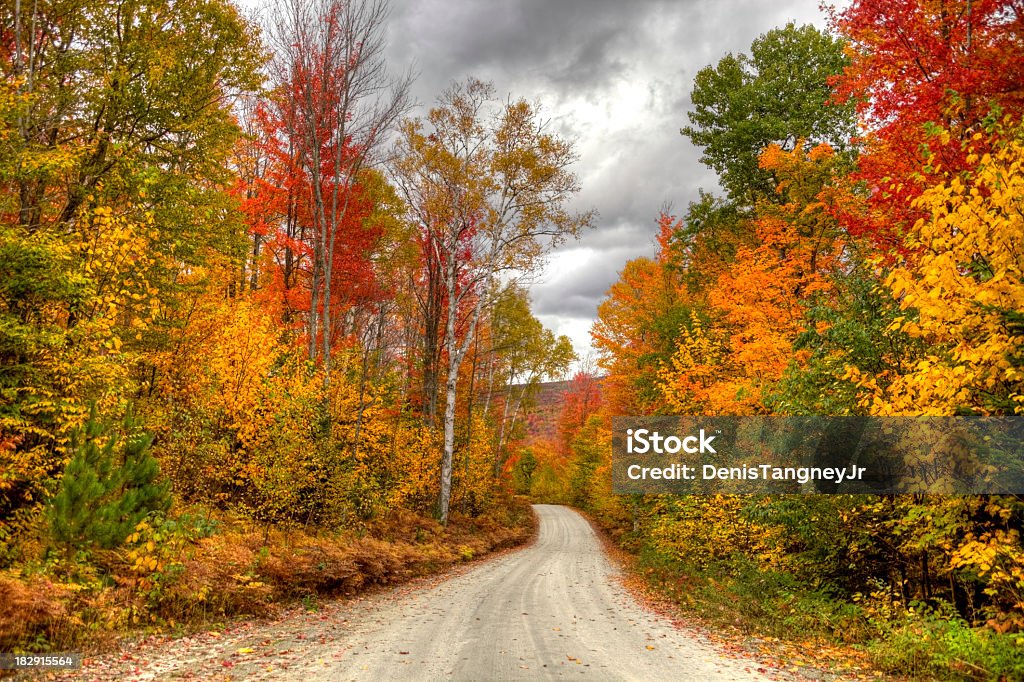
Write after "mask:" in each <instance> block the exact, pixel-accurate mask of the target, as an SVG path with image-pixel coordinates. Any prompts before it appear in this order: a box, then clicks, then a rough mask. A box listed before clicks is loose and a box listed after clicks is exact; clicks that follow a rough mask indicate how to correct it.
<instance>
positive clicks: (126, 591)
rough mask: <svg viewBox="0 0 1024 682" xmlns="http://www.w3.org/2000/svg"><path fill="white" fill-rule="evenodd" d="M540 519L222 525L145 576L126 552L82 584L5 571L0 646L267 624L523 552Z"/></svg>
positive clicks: (527, 513)
mask: <svg viewBox="0 0 1024 682" xmlns="http://www.w3.org/2000/svg"><path fill="white" fill-rule="evenodd" d="M535 524H536V521H535V519H534V517H533V514H532V512H531V510H530V508H529V507H528V506H527V505H526V504H525V503H524V502H515V503H512V504H509V505H507V506H504V507H503V508H502V509H501V511H500V512H496V513H494V514H491V515H489V516H482V517H477V518H472V519H471V518H466V517H459V516H457V515H456V516H453V518H452V521H451V523H450V524H449V526H448V527H447V528H445V527H442V526H440V525H439V524H437V523H436V522H435V521H433V520H431V519H427V518H423V517H420V516H417V515H415V514H412V513H410V512H407V511H397V512H395V513H393V514H391V515H390V516H389V517H387V518H385V519H381V520H379V521H378V522H376V523H374V524H373V525H371V526H370V527H368V528H366V529H364V531H363V532H362V533H358V534H357V533H352V532H349V533H326V532H319V533H314V532H305V531H300V530H295V529H292V530H289V531H286V530H284V529H278V528H271V529H269V530H268V529H265V528H260V529H253V528H247V527H245V526H244V525H242V524H240V523H234V524H226V525H225V526H224V527H223V528H222V530H221V532H219V533H217V534H216V535H213V536H211V537H207V538H203V539H201V540H196V541H189V542H187V543H185V544H184V546H183V547H181V550H180V551H176V552H174V553H173V554H174V556H172V557H170V558H168V559H167V560H166V561H162V562H161V565H160V567H159V568H158V569H156V570H154V571H152V572H149V573H145V574H142V575H140V574H139V573H138V572H137V571H133V569H132V561H131V558H130V557H129V555H128V553H127V550H124V551H118V552H109V553H104V554H102V555H98V556H94V557H93V564H92V565H91V566H89V567H88V568H89V570H90V571H92V575H93V576H95V579H93V580H91V581H89V583H90V584H89V586H87V587H81V586H79V585H76V584H75V583H73V582H70V581H68V580H67V579H66V578H65V579H64V582H63V583H59V582H54V581H53V580H51V579H50V578H48V577H45V576H41V575H39V576H34V577H26V576H24V575H20V574H17V573H8V574H0V650H6V651H12V650H56V649H60V648H62V647H63V648H66V647H70V646H73V647H76V648H81V647H89V646H90V645H92V646H95V645H98V644H102V643H104V642H106V641H108V640H109V639H110V638H111V636H112V634H123V633H125V632H127V631H129V630H131V629H133V628H139V627H146V628H149V629H154V628H155V629H164V628H167V627H183V628H186V629H191V628H194V627H202V626H208V625H209V624H211V623H216V622H221V621H223V620H225V619H227V618H231V617H235V616H243V615H251V616H265V615H268V614H269V613H271V612H273V611H274V610H275V609H276V607H277V606H278V605H280V604H282V603H287V602H291V601H294V600H296V599H302V598H308V597H310V596H318V597H321V596H322V597H334V596H341V595H352V594H355V593H357V592H359V591H361V590H365V589H367V588H370V587H373V586H378V585H388V584H395V583H401V582H404V581H406V580H409V579H411V578H414V577H418V576H422V575H427V574H430V573H436V572H438V571H440V570H443V569H445V568H446V567H448V566H452V565H454V564H458V563H461V562H465V561H469V560H472V559H474V558H477V557H480V556H483V555H486V554H488V553H489V552H492V551H496V550H501V549H505V548H508V547H512V546H515V545H518V544H521V543H523V542H525V541H526V540H528V539H529V538H530V537H532V535H533V533H534V532H535V530H536V528H535Z"/></svg>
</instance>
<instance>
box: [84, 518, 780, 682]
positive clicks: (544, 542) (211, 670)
mask: <svg viewBox="0 0 1024 682" xmlns="http://www.w3.org/2000/svg"><path fill="white" fill-rule="evenodd" d="M535 509H536V512H537V514H538V516H539V518H540V532H539V536H538V538H537V541H536V542H535V543H534V544H532V545H531V546H529V547H526V548H524V549H521V550H517V551H513V552H508V553H506V554H503V555H501V556H498V557H495V558H493V559H490V560H487V561H483V562H481V563H480V564H478V565H476V566H473V567H471V568H469V569H468V570H465V571H463V572H461V573H459V574H457V575H455V576H454V577H451V578H449V579H446V580H442V581H435V582H434V583H433V584H427V585H426V586H421V587H418V588H413V589H411V590H408V589H407V590H404V591H403V590H401V588H398V589H396V590H392V591H385V592H382V593H380V594H375V595H370V596H367V597H365V598H363V599H357V600H352V601H350V602H342V603H340V604H339V605H337V607H336V608H332V609H325V610H324V612H322V613H320V614H307V613H302V614H298V615H296V616H293V617H292V618H290V619H288V621H282V622H281V623H278V624H275V625H270V626H266V627H263V628H261V627H258V626H257V627H255V628H253V629H251V630H247V631H243V632H240V633H238V634H237V635H233V636H225V637H223V638H222V639H221V640H218V642H216V644H214V645H213V646H212V647H211V646H206V645H205V644H204V645H203V646H199V647H196V651H194V652H192V653H191V654H190V653H189V652H188V651H187V650H186V649H187V647H179V648H178V649H177V650H175V648H174V645H173V643H168V644H167V648H168V650H167V651H166V652H163V653H160V652H153V653H155V654H156V655H155V656H151V655H147V657H146V659H145V664H144V665H141V666H139V667H138V668H136V669H135V670H133V671H128V670H124V669H121V670H120V671H119V672H120V673H121V674H122V675H124V678H127V679H182V678H189V677H193V676H194V677H196V678H202V679H207V678H209V677H211V676H214V674H216V676H217V677H219V678H220V679H225V678H228V679H267V680H278V679H279V680H302V681H303V682H317V681H321V680H322V681H325V682H326V681H327V680H332V681H333V680H372V681H377V680H449V679H454V680H539V679H555V678H566V677H581V676H582V677H585V678H590V679H596V680H765V679H769V678H767V677H765V676H763V675H760V674H758V672H756V669H757V665H758V664H757V663H756V662H755V661H753V660H749V659H746V660H745V659H734V658H727V657H725V656H723V655H722V654H721V653H719V652H718V651H717V650H716V649H715V648H714V647H713V646H712V645H711V644H709V643H707V642H706V641H705V640H702V639H701V638H700V636H699V635H697V634H696V633H694V632H688V631H686V630H682V629H679V628H677V627H675V626H673V625H672V623H671V622H669V621H668V620H666V619H665V618H663V617H661V616H658V615H657V614H655V613H653V612H651V611H650V610H648V609H646V608H645V607H644V606H642V605H641V604H640V603H638V602H637V601H636V599H634V597H633V596H632V595H631V594H630V593H629V592H627V591H626V589H625V588H624V587H623V586H622V585H621V582H620V580H619V579H618V577H619V571H618V570H617V569H616V568H615V567H614V566H613V565H612V563H611V562H610V561H609V559H608V558H607V557H606V556H605V554H604V551H603V550H602V547H601V543H600V541H599V540H598V538H597V537H596V535H595V533H594V531H593V530H592V529H591V527H590V525H589V524H588V523H587V522H586V521H585V520H584V519H583V518H582V517H581V516H580V515H579V514H577V513H576V512H574V511H572V510H571V509H568V508H565V507H558V506H549V505H537V506H536V507H535ZM239 649H241V650H243V651H244V653H245V654H248V655H244V656H238V655H237V653H236V652H237V651H239ZM232 656H233V657H232ZM226 660H227V661H228V662H225V661H226ZM229 663H230V665H229ZM83 672H84V673H86V677H88V670H85V671H83ZM125 673H127V674H125Z"/></svg>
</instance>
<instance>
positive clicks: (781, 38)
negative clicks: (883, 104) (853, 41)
mask: <svg viewBox="0 0 1024 682" xmlns="http://www.w3.org/2000/svg"><path fill="white" fill-rule="evenodd" d="M848 63H849V60H848V58H847V57H846V55H845V54H844V53H843V43H842V41H841V40H839V39H836V38H834V37H832V36H830V35H828V34H827V33H823V32H821V31H818V30H817V29H816V28H814V27H813V26H809V25H807V26H801V27H797V26H795V25H794V24H787V25H786V26H785V27H784V28H781V29H774V30H771V31H769V32H767V33H765V34H764V35H762V36H760V37H759V38H757V39H756V40H755V41H754V42H753V43H752V44H751V46H750V55H749V56H748V55H746V54H742V53H741V54H739V55H733V54H728V55H726V56H725V57H723V58H722V59H721V60H720V61H719V62H718V64H717V65H715V66H708V67H705V68H704V69H701V71H700V72H699V73H698V74H697V77H696V78H695V79H694V87H693V92H692V93H691V95H690V99H691V101H692V102H693V106H694V110H693V111H692V112H690V113H689V114H688V117H689V119H690V125H688V126H685V127H684V128H682V130H681V131H680V132H681V133H682V134H683V135H686V136H687V137H689V138H690V140H691V141H692V142H693V143H694V144H695V145H697V146H698V147H701V148H702V149H703V150H704V154H703V156H702V157H701V161H702V162H703V163H705V164H706V165H707V166H709V167H710V168H712V169H714V170H715V171H717V172H718V175H719V182H720V183H721V185H722V187H724V188H725V190H726V192H727V193H728V195H729V198H730V199H731V200H732V201H733V202H734V203H736V204H738V205H740V206H744V207H753V205H754V203H755V201H756V200H757V199H758V198H769V199H771V198H772V197H773V196H774V194H775V180H774V179H773V178H772V175H771V174H770V173H769V172H767V171H765V170H763V169H760V168H759V167H758V157H759V156H760V154H761V152H762V151H764V149H765V148H767V147H768V145H770V144H772V143H775V144H778V145H780V146H781V147H782V148H783V149H785V150H787V151H788V150H791V149H793V147H794V146H795V145H796V143H797V141H798V140H800V139H805V140H808V141H811V142H827V143H828V144H830V145H831V146H832V147H833V148H836V149H842V148H844V147H845V146H846V142H847V140H848V138H849V136H850V135H851V134H852V133H853V131H854V119H853V105H852V103H849V104H846V105H842V106H834V105H833V106H826V103H828V102H829V99H830V97H831V89H830V87H829V85H828V79H829V78H830V77H831V76H834V75H836V74H838V73H839V72H840V71H842V69H843V67H845V66H846V65H847V64H848Z"/></svg>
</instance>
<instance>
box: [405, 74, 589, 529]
mask: <svg viewBox="0 0 1024 682" xmlns="http://www.w3.org/2000/svg"><path fill="white" fill-rule="evenodd" d="M397 152H398V153H397V156H396V167H395V174H396V182H397V184H398V186H399V188H400V190H401V191H402V193H403V194H404V198H405V200H406V202H407V204H408V206H409V211H410V213H411V218H412V219H413V220H414V221H415V222H416V223H417V224H418V225H419V228H420V230H421V232H422V234H423V239H422V244H423V245H424V253H423V258H424V260H425V263H426V264H425V266H424V269H425V271H426V272H427V273H428V277H436V278H437V282H428V283H427V286H426V287H425V289H426V290H428V291H429V290H431V287H432V286H434V285H437V284H438V282H439V289H440V294H441V300H442V303H443V306H440V308H441V310H438V311H437V312H438V313H439V314H440V315H441V316H443V325H436V327H438V335H439V336H440V335H441V334H442V329H443V348H444V349H445V351H446V354H444V355H442V357H443V358H445V359H446V360H447V362H446V367H445V370H446V373H445V383H444V396H445V400H444V403H445V411H444V452H443V455H442V459H441V481H440V495H439V500H438V517H439V518H440V520H441V522H442V523H446V522H447V520H448V507H449V502H450V499H451V482H452V459H453V453H454V449H455V407H456V402H457V401H456V399H457V391H458V382H459V369H460V367H461V364H462V361H463V359H464V358H465V356H466V351H467V350H468V349H469V347H470V345H471V344H472V341H473V337H474V334H475V332H476V327H477V324H478V322H479V320H480V314H481V311H482V310H483V308H484V306H485V305H486V304H487V302H488V295H487V294H488V292H489V291H492V290H493V289H494V287H492V286H491V284H492V282H495V281H496V279H497V278H498V277H499V276H504V277H508V278H515V277H516V276H517V275H522V274H523V273H529V272H532V271H534V270H536V269H537V267H538V266H539V264H540V262H541V259H542V257H543V256H544V254H545V253H546V252H547V251H548V250H549V249H551V248H553V247H554V246H556V245H558V244H559V243H561V242H562V241H563V240H565V239H566V238H568V237H570V236H571V237H575V236H577V235H578V234H579V232H580V230H582V229H583V228H585V227H587V226H589V225H590V224H591V223H592V221H593V213H592V212H586V213H582V214H573V213H570V212H569V211H568V210H567V209H566V204H567V202H568V201H569V199H570V198H571V197H572V196H573V195H574V194H575V193H576V192H577V191H578V189H579V187H578V184H577V180H576V176H575V174H573V173H572V171H571V170H570V166H571V164H572V163H573V162H574V161H575V160H576V154H575V152H574V150H573V146H572V144H571V142H569V141H567V140H564V139H562V138H560V137H558V136H557V135H554V134H552V133H550V132H548V131H547V129H546V126H545V124H544V122H543V121H541V120H540V119H539V118H538V115H537V111H536V108H535V107H534V106H533V105H530V104H529V103H527V102H526V101H525V100H516V101H511V100H509V101H508V102H506V103H504V104H502V103H500V102H499V101H497V100H496V99H495V96H494V88H493V86H492V85H490V84H488V83H484V82H481V81H479V80H476V79H472V78H471V79H469V80H467V81H466V82H464V83H456V84H453V85H452V86H451V87H450V88H449V89H448V90H447V91H445V92H444V94H442V95H441V97H440V98H439V99H438V102H437V106H436V107H434V108H433V109H431V111H430V113H429V114H428V116H427V118H426V120H420V119H414V120H409V121H406V122H405V124H404V125H403V127H402V136H401V140H400V142H399V143H398V148H397ZM434 308H437V306H435V307H434ZM426 322H427V324H426V325H425V326H427V327H428V328H429V327H430V326H431V322H432V321H431V320H427V321H426ZM430 342H431V341H430V340H429V339H428V340H426V342H425V348H429V347H430V345H429V344H430Z"/></svg>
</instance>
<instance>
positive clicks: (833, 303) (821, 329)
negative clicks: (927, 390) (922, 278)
mask: <svg viewBox="0 0 1024 682" xmlns="http://www.w3.org/2000/svg"><path fill="white" fill-rule="evenodd" d="M848 254H849V256H848V258H849V263H848V265H847V268H846V270H845V272H843V273H842V274H841V275H840V276H837V277H834V278H832V284H833V286H834V290H833V292H832V294H831V295H830V296H827V297H826V296H817V297H814V298H813V299H811V301H810V302H809V303H808V304H807V306H806V313H805V315H806V320H807V322H806V329H805V330H804V332H803V333H802V334H800V336H798V337H797V339H796V343H795V344H794V349H795V350H800V351H809V352H810V356H809V357H808V359H807V362H806V363H805V364H798V363H793V364H791V365H790V366H789V368H788V369H787V370H786V373H785V374H784V376H783V377H782V380H781V381H780V382H779V384H778V385H777V386H776V387H775V391H774V394H773V395H771V396H769V397H768V398H767V401H766V402H767V403H768V404H769V405H770V407H771V408H772V410H773V411H774V412H775V413H777V414H786V415H815V414H820V415H849V414H863V413H864V410H863V408H862V407H860V406H859V405H858V397H859V391H858V388H857V385H856V382H855V381H854V380H852V379H850V378H849V377H848V376H847V372H848V369H849V368H851V367H854V368H857V369H858V370H859V371H860V372H862V373H864V374H867V375H871V376H885V375H886V374H888V373H889V372H890V371H892V370H894V369H896V368H897V367H898V366H900V364H901V363H906V362H907V361H908V359H910V358H913V357H914V356H915V355H917V354H918V353H919V352H920V348H921V344H920V343H918V342H915V341H914V340H913V339H911V338H910V337H908V336H907V335H906V334H904V333H902V332H901V331H899V330H898V329H893V328H892V323H893V321H894V320H895V319H896V318H897V316H898V315H899V314H900V311H899V305H898V303H897V302H896V301H894V300H893V299H892V297H891V296H888V295H886V293H885V291H884V290H883V289H882V287H881V282H882V279H883V278H882V277H881V276H880V275H879V274H877V273H876V271H875V269H874V268H873V267H872V266H871V264H870V263H868V262H866V261H865V260H864V257H863V256H862V255H861V254H860V253H859V252H858V251H857V249H855V248H852V247H851V248H849V249H848Z"/></svg>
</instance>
